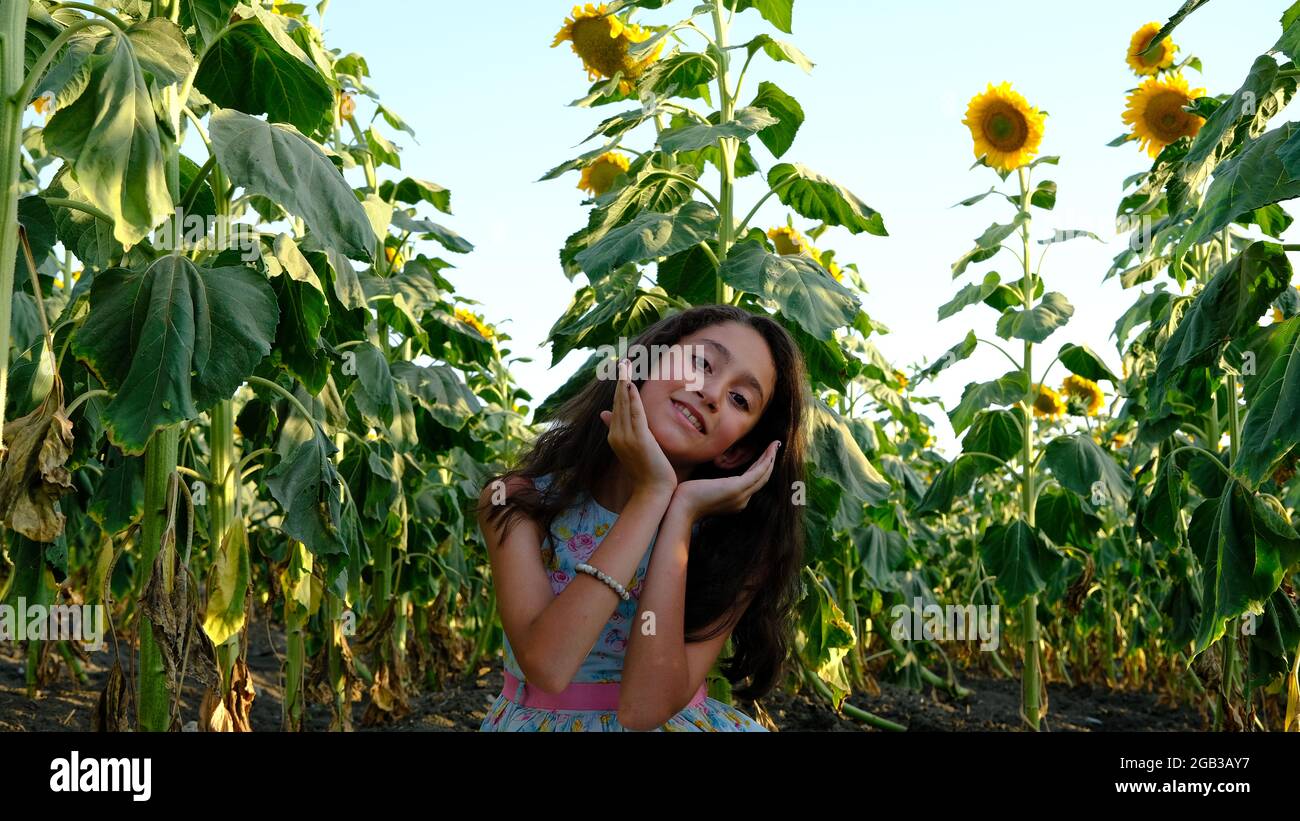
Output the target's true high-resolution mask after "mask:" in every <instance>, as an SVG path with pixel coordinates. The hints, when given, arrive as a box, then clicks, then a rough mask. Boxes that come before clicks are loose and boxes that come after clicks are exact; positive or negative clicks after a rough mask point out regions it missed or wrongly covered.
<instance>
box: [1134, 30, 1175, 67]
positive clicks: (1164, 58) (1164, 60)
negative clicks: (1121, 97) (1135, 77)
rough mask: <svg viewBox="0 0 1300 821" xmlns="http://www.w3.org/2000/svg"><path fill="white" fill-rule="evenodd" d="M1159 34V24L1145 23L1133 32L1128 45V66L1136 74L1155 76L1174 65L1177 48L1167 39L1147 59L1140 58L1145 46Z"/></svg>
mask: <svg viewBox="0 0 1300 821" xmlns="http://www.w3.org/2000/svg"><path fill="white" fill-rule="evenodd" d="M1159 33H1160V24H1159V23H1147V24H1146V25H1145V26H1143V27H1142V28H1140V29H1138V30H1137V31H1135V32H1133V37H1132V38H1131V39H1130V40H1129V43H1128V64H1129V66H1130V67H1131V68H1132V69H1133V71H1135V72H1137V73H1138V74H1156V73H1157V72H1160V71H1163V70H1165V69H1167V68H1169V67H1170V66H1172V65H1173V64H1174V52H1175V51H1177V50H1178V46H1176V45H1174V41H1173V40H1170V39H1169V38H1168V37H1166V38H1165V39H1163V40H1161V41H1160V45H1159V46H1157V47H1156V50H1155V51H1154V52H1152V53H1151V55H1150V56H1149V57H1146V58H1143V57H1142V52H1144V51H1146V48H1147V46H1148V45H1150V44H1151V41H1152V40H1153V39H1154V38H1155V36H1156V35H1157V34H1159Z"/></svg>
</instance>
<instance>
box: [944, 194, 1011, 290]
mask: <svg viewBox="0 0 1300 821" xmlns="http://www.w3.org/2000/svg"><path fill="white" fill-rule="evenodd" d="M1027 219H1029V216H1028V215H1027V214H1026V213H1025V212H1023V211H1019V212H1017V213H1016V216H1015V219H1013V220H1012V221H1011V222H1009V223H1007V224H1006V225H1000V224H998V223H996V222H995V223H993V224H992V225H990V226H989V227H988V228H986V229H984V233H983V234H980V235H979V236H978V237H976V238H975V247H974V248H972V249H971V250H969V251H967V252H966V254H965V255H964V256H963V257H962V258H961V259H959V260H957V261H956V262H954V263H953V264H952V278H953V279H956V278H957V277H959V276H961V275H962V274H963V273H965V272H966V268H967V266H969V265H970V264H971V263H972V262H983V261H984V260H986V259H990V258H992V257H993V256H994V255H996V254H997V253H998V251H1000V250H1002V241H1003V240H1005V239H1006V238H1007V237H1009V236H1011V235H1012V234H1014V233H1015V232H1016V229H1017V228H1019V227H1020V226H1021V224H1023V223H1024V222H1025V220H1027Z"/></svg>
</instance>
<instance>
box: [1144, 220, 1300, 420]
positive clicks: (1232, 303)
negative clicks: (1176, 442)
mask: <svg viewBox="0 0 1300 821" xmlns="http://www.w3.org/2000/svg"><path fill="white" fill-rule="evenodd" d="M1290 280H1291V263H1290V262H1289V261H1288V259H1287V256H1286V252H1285V251H1283V250H1282V246H1281V245H1277V244H1275V243H1270V242H1256V243H1252V244H1251V245H1250V246H1249V247H1247V248H1246V250H1244V251H1242V252H1241V253H1240V254H1238V255H1237V256H1235V257H1233V258H1232V259H1231V260H1230V261H1229V262H1228V264H1227V265H1224V266H1222V267H1220V268H1219V271H1218V273H1216V274H1215V275H1214V277H1213V278H1212V279H1211V280H1210V281H1209V283H1207V284H1206V286H1205V288H1204V289H1202V290H1201V292H1200V294H1198V295H1197V297H1196V299H1195V300H1193V302H1192V304H1191V307H1189V308H1188V309H1187V312H1186V313H1185V314H1184V315H1183V318H1182V321H1181V322H1179V323H1178V327H1177V328H1175V329H1174V332H1173V333H1172V334H1171V335H1170V337H1169V341H1168V342H1166V343H1165V346H1164V347H1163V348H1162V349H1161V351H1160V358H1159V362H1158V363H1157V366H1156V375H1155V379H1154V381H1153V383H1152V385H1151V389H1150V393H1149V395H1148V400H1149V407H1151V408H1160V407H1161V405H1162V404H1163V402H1164V398H1165V393H1166V391H1167V390H1168V389H1169V387H1170V386H1171V385H1177V384H1178V383H1179V382H1180V381H1181V379H1182V378H1183V376H1184V375H1185V372H1186V371H1187V370H1188V369H1193V368H1198V367H1206V366H1212V365H1215V364H1216V363H1217V362H1218V359H1219V355H1220V354H1221V353H1222V351H1223V348H1224V346H1225V345H1227V343H1228V342H1229V341H1230V340H1233V339H1236V338H1238V337H1241V336H1242V335H1244V334H1245V333H1247V332H1248V331H1250V330H1251V329H1252V328H1254V327H1255V326H1256V324H1257V323H1258V321H1259V318H1260V317H1261V316H1263V315H1264V312H1265V311H1267V310H1268V307H1269V304H1270V303H1271V302H1272V301H1273V300H1274V299H1276V298H1277V296H1278V294H1280V293H1282V291H1283V290H1284V289H1285V288H1286V287H1287V284H1288V283H1289V282H1290Z"/></svg>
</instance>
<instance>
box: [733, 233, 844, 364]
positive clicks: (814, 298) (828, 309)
mask: <svg viewBox="0 0 1300 821" xmlns="http://www.w3.org/2000/svg"><path fill="white" fill-rule="evenodd" d="M718 275H719V276H721V277H722V280H723V281H724V282H726V283H727V284H729V285H731V286H732V287H734V288H737V289H739V290H741V291H745V292H747V293H751V294H755V295H757V296H760V297H762V298H763V299H766V300H770V301H772V302H773V303H775V304H776V305H777V306H778V307H779V308H780V309H781V313H782V314H784V315H785V316H788V317H789V318H791V319H793V320H794V321H795V322H798V323H799V325H800V327H802V328H803V329H804V330H805V331H807V332H808V333H809V334H811V335H812V336H814V337H816V338H818V339H821V340H824V341H827V340H830V339H832V338H833V337H834V332H835V329H836V328H843V327H844V326H846V325H849V324H851V323H852V322H853V319H854V317H855V316H857V313H858V310H859V307H858V299H857V297H856V296H854V294H853V292H852V291H850V290H849V289H848V288H845V287H844V286H843V285H841V284H839V283H838V282H836V281H835V278H834V277H832V276H831V275H830V273H829V272H827V271H826V269H825V268H822V267H821V265H819V264H818V263H817V262H816V260H814V259H812V258H811V257H806V256H803V255H797V256H783V255H781V254H772V253H769V252H768V251H767V249H766V248H764V247H763V246H762V245H761V244H760V243H757V242H749V241H747V242H742V243H741V244H739V245H737V246H735V247H733V248H732V249H731V253H730V254H728V256H727V259H726V261H724V262H723V263H722V267H721V269H720V270H719V271H718Z"/></svg>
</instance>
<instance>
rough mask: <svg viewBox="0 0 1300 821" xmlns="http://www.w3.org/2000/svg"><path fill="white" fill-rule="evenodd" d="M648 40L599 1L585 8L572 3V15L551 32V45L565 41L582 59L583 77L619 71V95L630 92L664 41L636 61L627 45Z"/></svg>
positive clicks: (647, 35)
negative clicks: (584, 72) (553, 34)
mask: <svg viewBox="0 0 1300 821" xmlns="http://www.w3.org/2000/svg"><path fill="white" fill-rule="evenodd" d="M648 39H650V32H649V31H646V30H645V29H643V28H641V27H640V26H638V25H636V24H634V23H625V22H623V20H622V19H621V18H619V17H618V16H616V15H614V14H611V13H610V12H609V7H608V6H607V5H606V4H605V3H601V4H600V6H599V7H597V6H596V5H595V4H593V3H588V4H587V6H586V8H583V7H582V6H574V7H573V14H572V16H570V17H567V18H565V20H564V26H563V28H561V29H560V30H559V32H557V33H556V35H555V41H554V42H553V43H551V48H555V47H556V46H558V45H559V44H560V43H563V42H564V41H565V40H568V41H569V42H570V43H571V44H572V46H573V52H574V53H575V54H577V55H578V56H579V57H581V58H582V65H583V66H584V67H585V68H586V69H587V76H588V77H589V78H590V79H592V80H595V79H597V78H599V77H609V78H613V76H614V75H615V74H617V73H618V72H620V71H621V72H623V76H622V78H621V79H620V80H619V84H618V90H619V91H620V92H621V93H623V94H630V93H631V92H632V83H633V81H635V80H636V78H638V77H640V76H641V74H642V72H644V71H645V70H646V68H647V67H649V65H650V64H651V63H653V62H654V61H655V60H657V59H659V53H660V52H661V51H663V48H664V43H663V41H662V40H660V41H659V42H658V43H657V44H656V45H655V47H654V48H653V49H652V50H651V51H650V53H648V54H646V55H645V56H644V57H642V58H641V59H640V60H637V59H634V58H632V57H631V56H629V55H628V53H627V50H628V47H629V46H631V45H632V44H633V43H642V42H645V41H646V40H648Z"/></svg>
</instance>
